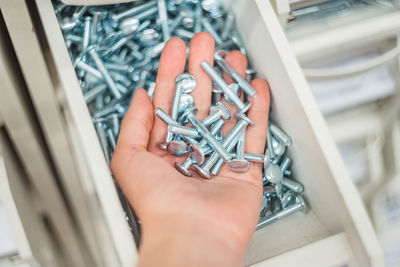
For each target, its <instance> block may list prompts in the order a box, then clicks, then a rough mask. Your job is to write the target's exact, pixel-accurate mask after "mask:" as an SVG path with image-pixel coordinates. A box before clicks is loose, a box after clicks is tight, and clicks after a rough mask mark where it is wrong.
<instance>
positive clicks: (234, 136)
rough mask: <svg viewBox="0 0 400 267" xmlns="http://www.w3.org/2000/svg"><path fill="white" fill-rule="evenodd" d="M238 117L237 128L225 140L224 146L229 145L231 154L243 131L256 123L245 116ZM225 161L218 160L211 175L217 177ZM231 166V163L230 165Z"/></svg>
mask: <svg viewBox="0 0 400 267" xmlns="http://www.w3.org/2000/svg"><path fill="white" fill-rule="evenodd" d="M236 117H237V118H238V119H239V121H238V123H236V125H235V127H233V129H232V130H231V131H230V132H229V134H228V135H227V136H226V137H225V138H224V140H223V141H222V144H225V143H227V145H226V146H227V150H228V151H229V152H231V151H232V149H233V148H234V146H235V144H236V142H237V141H238V138H239V134H240V132H241V131H243V130H244V129H246V127H247V125H251V126H253V125H254V123H253V122H252V121H251V120H250V119H249V118H248V117H247V116H246V115H244V114H241V113H239V114H236ZM222 164H223V160H222V159H218V160H217V162H216V164H215V165H214V167H213V169H212V170H211V174H213V175H217V174H218V173H219V171H220V169H221V167H222ZM228 164H229V163H228Z"/></svg>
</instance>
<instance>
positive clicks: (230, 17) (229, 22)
mask: <svg viewBox="0 0 400 267" xmlns="http://www.w3.org/2000/svg"><path fill="white" fill-rule="evenodd" d="M234 22H235V14H234V13H233V12H228V13H227V14H226V19H225V24H224V28H223V29H222V32H221V39H222V40H226V39H228V36H229V32H230V30H231V29H232V26H233V23H234Z"/></svg>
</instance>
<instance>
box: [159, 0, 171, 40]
mask: <svg viewBox="0 0 400 267" xmlns="http://www.w3.org/2000/svg"><path fill="white" fill-rule="evenodd" d="M157 5H158V16H159V22H160V24H161V29H162V33H163V40H164V42H166V41H168V40H169V38H171V33H170V30H169V27H168V15H167V7H166V6H165V0H158V1H157Z"/></svg>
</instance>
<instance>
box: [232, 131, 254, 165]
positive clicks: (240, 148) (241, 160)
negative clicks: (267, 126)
mask: <svg viewBox="0 0 400 267" xmlns="http://www.w3.org/2000/svg"><path fill="white" fill-rule="evenodd" d="M245 143H246V130H245V129H244V130H243V131H242V133H241V134H240V137H239V140H238V142H237V145H236V158H235V159H232V160H231V162H230V164H229V168H230V169H231V170H232V171H234V172H247V171H248V170H249V168H250V163H249V162H248V161H247V160H246V159H245V157H244V155H245V152H244V147H245Z"/></svg>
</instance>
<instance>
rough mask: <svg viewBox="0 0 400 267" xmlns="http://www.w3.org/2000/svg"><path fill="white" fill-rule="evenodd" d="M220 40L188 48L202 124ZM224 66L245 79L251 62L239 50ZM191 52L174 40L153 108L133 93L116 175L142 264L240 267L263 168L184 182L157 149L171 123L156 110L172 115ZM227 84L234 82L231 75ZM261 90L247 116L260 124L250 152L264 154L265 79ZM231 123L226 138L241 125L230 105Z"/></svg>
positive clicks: (250, 134) (202, 39)
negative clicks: (138, 228)
mask: <svg viewBox="0 0 400 267" xmlns="http://www.w3.org/2000/svg"><path fill="white" fill-rule="evenodd" d="M213 55H214V40H213V38H212V37H211V36H210V35H209V34H207V33H198V34H196V35H195V36H194V38H193V39H192V40H191V42H190V55H189V73H191V74H192V75H194V76H195V77H196V81H197V86H196V89H195V90H194V91H193V92H192V93H191V95H192V96H193V98H194V100H195V105H196V107H197V108H198V113H197V116H198V117H199V119H203V118H205V117H206V116H207V115H208V112H209V109H210V105H211V93H212V82H211V79H210V77H209V76H208V75H207V73H206V72H205V71H204V70H203V69H202V67H201V66H200V64H201V63H202V62H203V61H207V62H208V63H209V64H210V65H211V66H212V65H213ZM226 60H227V61H228V62H229V63H230V65H231V66H233V67H234V69H235V70H236V71H237V72H239V73H240V74H241V75H242V76H244V75H245V70H246V68H247V60H246V58H245V56H244V55H243V54H241V53H240V52H238V51H233V52H230V53H229V54H228V55H227V57H226ZM185 64H186V47H185V44H184V42H183V41H182V40H180V39H178V38H172V39H170V40H169V41H168V42H167V43H166V45H165V48H164V51H163V53H162V56H161V61H160V66H159V72H158V76H157V81H156V90H155V92H154V97H153V103H151V101H150V99H149V97H148V95H147V93H146V91H144V90H142V89H140V90H138V91H137V92H136V93H135V96H134V98H133V101H132V105H131V106H130V108H129V110H128V112H127V113H126V115H125V117H124V119H123V123H122V127H121V132H120V135H119V138H118V143H117V147H116V149H115V153H114V156H113V159H112V162H111V169H112V172H113V174H114V176H115V178H116V179H117V180H118V183H119V184H120V186H121V188H122V190H123V191H124V193H125V196H126V197H127V198H128V200H129V201H130V203H131V204H132V206H133V208H134V209H135V211H136V213H137V215H138V217H139V218H140V220H141V223H142V234H143V235H142V243H141V246H140V252H139V266H218V267H221V266H240V265H242V260H243V256H244V253H245V250H246V247H247V245H248V242H249V240H250V238H251V236H252V234H253V232H254V229H255V226H256V224H257V221H258V217H259V213H260V207H261V199H262V191H263V187H262V173H261V172H262V165H261V164H258V163H252V164H251V167H250V169H249V171H248V172H246V173H235V172H232V171H230V169H229V167H228V166H226V165H224V167H223V168H222V170H221V171H220V173H219V174H218V176H215V177H213V178H212V179H209V180H207V179H203V178H201V177H200V176H198V175H196V173H195V172H194V171H192V173H193V177H190V178H189V177H186V176H184V175H182V174H181V173H180V172H178V171H177V170H176V169H175V167H174V165H173V163H174V162H180V163H182V162H183V161H184V160H185V157H174V156H171V155H169V154H168V153H167V152H166V151H164V150H161V149H160V148H159V147H158V146H157V144H158V143H162V142H164V141H165V137H166V134H167V125H166V124H165V123H164V122H162V121H161V120H160V119H159V118H158V117H155V116H154V115H153V114H154V110H155V109H156V108H158V107H160V108H162V109H163V110H165V111H166V112H168V113H169V111H170V108H171V104H172V99H173V95H174V91H175V83H174V82H175V78H176V76H177V75H179V74H181V73H183V71H184V67H185ZM225 79H226V81H227V82H228V83H231V82H233V81H232V80H231V79H230V78H229V77H228V76H225ZM251 84H252V86H253V87H254V88H255V89H256V91H257V96H256V97H255V98H249V100H250V101H251V108H250V110H249V112H248V114H247V115H248V117H249V118H250V119H251V120H252V121H253V122H254V123H255V125H254V126H248V127H247V133H246V136H247V138H246V145H245V150H246V153H257V154H263V152H264V146H265V140H266V133H267V126H268V110H269V89H268V85H267V83H266V82H265V81H264V80H261V79H255V80H254V81H252V83H251ZM224 104H226V105H227V106H228V108H229V109H230V112H231V114H232V119H230V120H229V121H227V122H226V125H225V127H224V128H223V134H224V136H225V135H226V134H227V132H229V130H230V129H231V128H232V127H233V126H234V125H235V124H236V119H235V116H234V114H235V112H236V108H235V107H234V106H232V105H229V104H227V103H226V102H224Z"/></svg>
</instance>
